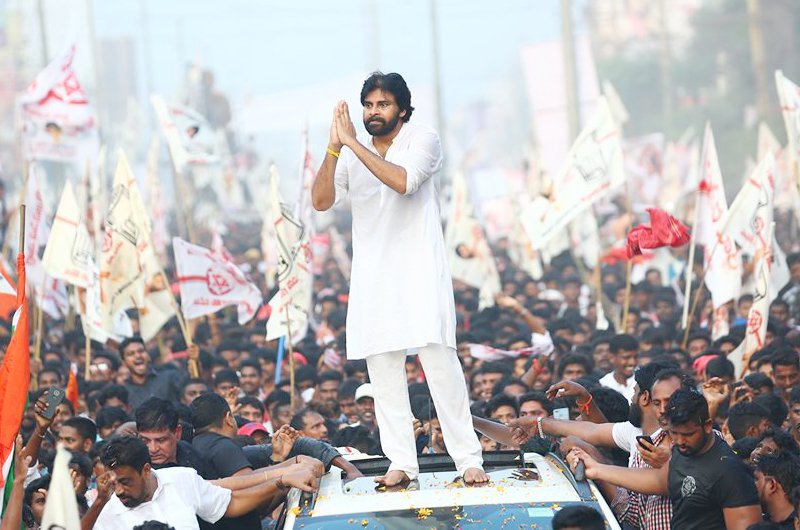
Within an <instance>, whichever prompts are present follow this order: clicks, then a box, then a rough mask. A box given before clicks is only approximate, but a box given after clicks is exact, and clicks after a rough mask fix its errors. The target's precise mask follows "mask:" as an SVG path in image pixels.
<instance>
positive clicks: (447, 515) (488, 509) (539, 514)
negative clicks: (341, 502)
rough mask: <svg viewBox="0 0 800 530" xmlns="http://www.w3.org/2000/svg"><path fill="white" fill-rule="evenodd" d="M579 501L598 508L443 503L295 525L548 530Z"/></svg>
mask: <svg viewBox="0 0 800 530" xmlns="http://www.w3.org/2000/svg"><path fill="white" fill-rule="evenodd" d="M573 504H582V505H584V506H591V507H592V508H594V509H596V510H598V511H600V507H599V506H598V504H597V503H596V502H584V503H576V502H565V503H558V504H556V503H524V504H523V503H521V504H493V505H480V506H445V507H441V508H417V509H413V510H392V511H382V512H364V513H359V514H347V515H327V516H320V517H299V518H298V519H297V520H296V522H295V526H294V528H295V529H297V530H299V529H302V530H323V529H330V528H353V529H356V528H360V529H364V530H384V529H385V530H404V529H412V528H413V529H420V528H424V529H426V530H428V529H437V530H439V529H442V530H444V529H447V530H450V529H461V530H473V529H474V530H484V529H486V528H492V529H493V530H495V529H496V530H502V529H507V530H512V529H513V530H518V529H520V528H525V529H529V528H535V529H536V530H550V529H551V528H552V526H551V525H550V521H551V520H552V519H553V516H554V515H555V514H556V512H557V511H558V510H560V509H561V508H563V507H565V506H570V505H573Z"/></svg>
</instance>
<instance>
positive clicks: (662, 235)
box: [627, 208, 689, 259]
mask: <svg viewBox="0 0 800 530" xmlns="http://www.w3.org/2000/svg"><path fill="white" fill-rule="evenodd" d="M647 213H648V214H650V223H649V224H641V225H638V226H635V227H633V228H631V230H630V231H629V232H628V237H627V253H628V259H630V258H632V257H633V256H639V255H641V254H643V252H642V249H648V250H652V249H656V248H661V247H673V248H674V247H682V246H683V245H685V244H686V243H688V242H689V227H687V226H686V225H684V224H683V223H681V222H680V221H678V220H677V219H675V218H674V217H673V216H671V215H670V214H668V213H667V212H665V211H664V210H659V209H658V208H648V209H647Z"/></svg>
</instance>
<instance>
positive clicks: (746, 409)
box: [670, 400, 769, 440]
mask: <svg viewBox="0 0 800 530" xmlns="http://www.w3.org/2000/svg"><path fill="white" fill-rule="evenodd" d="M670 404H671V400H670ZM764 419H767V420H769V411H767V409H765V408H764V407H763V406H762V405H759V404H758V403H753V402H751V401H742V402H740V403H737V404H736V405H734V406H732V407H731V408H730V410H729V411H728V430H729V431H730V432H731V436H733V439H734V440H738V439H739V438H742V437H743V436H747V430H748V429H749V428H750V427H754V426H756V425H758V424H759V423H761V421H762V420H764Z"/></svg>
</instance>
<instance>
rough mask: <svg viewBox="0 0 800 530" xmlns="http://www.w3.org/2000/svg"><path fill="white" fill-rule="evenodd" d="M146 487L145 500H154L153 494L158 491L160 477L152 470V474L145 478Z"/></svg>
mask: <svg viewBox="0 0 800 530" xmlns="http://www.w3.org/2000/svg"><path fill="white" fill-rule="evenodd" d="M144 487H145V493H146V495H145V498H144V502H150V501H152V500H153V494H154V493H155V492H156V488H157V487H158V479H157V478H156V474H155V473H153V471H152V470H151V471H150V476H149V477H148V478H147V479H146V480H145V486H144Z"/></svg>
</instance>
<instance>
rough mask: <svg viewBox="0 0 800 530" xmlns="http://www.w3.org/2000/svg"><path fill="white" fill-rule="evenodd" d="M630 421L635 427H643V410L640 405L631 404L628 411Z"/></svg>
mask: <svg viewBox="0 0 800 530" xmlns="http://www.w3.org/2000/svg"><path fill="white" fill-rule="evenodd" d="M628 421H629V422H631V425H633V426H634V427H640V428H641V426H642V408H641V407H640V406H639V404H638V403H631V408H630V409H629V410H628Z"/></svg>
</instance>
